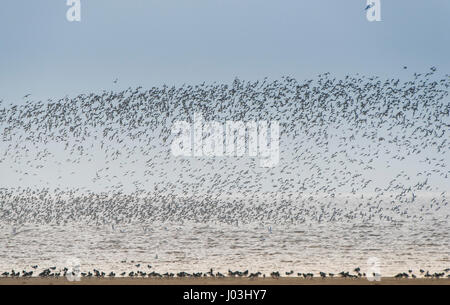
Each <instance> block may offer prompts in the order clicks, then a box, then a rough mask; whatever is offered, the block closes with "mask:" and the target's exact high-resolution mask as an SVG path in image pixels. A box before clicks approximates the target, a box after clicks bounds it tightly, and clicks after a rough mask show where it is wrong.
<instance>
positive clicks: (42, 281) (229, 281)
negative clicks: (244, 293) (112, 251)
mask: <svg viewBox="0 0 450 305" xmlns="http://www.w3.org/2000/svg"><path fill="white" fill-rule="evenodd" d="M0 285H450V278H442V279H426V278H416V279H397V278H393V277H386V278H381V281H372V282H371V281H369V280H367V279H366V278H357V279H348V278H325V279H321V278H313V279H304V278H299V277H285V278H283V277H281V278H253V279H249V278H211V277H207V278H127V277H124V278H121V277H117V278H81V279H80V281H69V280H67V279H66V278H65V277H60V278H39V277H35V278H34V277H31V278H19V277H18V278H12V277H11V278H0Z"/></svg>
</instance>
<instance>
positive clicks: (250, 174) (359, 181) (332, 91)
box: [0, 67, 450, 225]
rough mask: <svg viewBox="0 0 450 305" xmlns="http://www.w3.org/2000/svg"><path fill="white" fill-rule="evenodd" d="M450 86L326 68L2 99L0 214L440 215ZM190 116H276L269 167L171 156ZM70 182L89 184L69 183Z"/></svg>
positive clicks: (13, 219)
mask: <svg viewBox="0 0 450 305" xmlns="http://www.w3.org/2000/svg"><path fill="white" fill-rule="evenodd" d="M449 86H450V77H449V75H445V76H438V74H437V69H436V68H435V67H432V68H431V69H430V70H429V71H427V72H425V73H414V74H413V75H412V77H411V78H410V79H406V80H400V79H395V78H392V79H384V80H383V79H381V78H379V77H376V76H364V75H359V74H357V75H346V76H345V77H340V78H339V77H335V76H333V75H332V74H330V73H324V74H320V75H318V76H317V77H315V78H313V79H309V80H305V81H302V82H299V81H297V80H296V79H293V78H290V77H283V78H281V79H280V80H274V81H269V80H268V79H264V80H261V81H254V82H244V81H241V80H238V79H236V80H235V81H234V82H233V83H232V84H218V83H214V84H211V85H207V84H199V85H195V86H194V85H183V86H180V87H175V86H173V87H168V86H162V87H154V88H150V89H149V90H144V89H143V88H141V87H138V88H135V89H132V88H128V89H126V90H123V91H119V92H116V91H110V92H108V91H104V92H102V93H88V94H80V95H78V96H76V97H73V98H69V97H64V98H61V99H56V100H53V99H49V100H48V101H33V100H30V99H29V97H30V96H28V97H27V98H26V102H25V103H23V104H20V105H17V104H9V105H3V106H2V105H0V126H1V129H0V142H1V147H2V150H1V151H0V164H1V166H2V167H4V169H8V168H9V169H8V170H10V171H11V173H10V174H7V176H8V181H6V180H4V181H3V180H2V181H3V182H4V183H3V182H2V185H11V184H12V186H7V187H3V188H1V189H0V220H2V221H3V222H5V223H14V224H24V223H45V224H48V223H50V224H65V223H70V222H75V221H82V222H87V223H90V224H97V225H100V224H101V225H103V224H117V223H141V222H145V221H149V222H152V221H158V220H163V221H178V222H179V221H185V220H193V221H195V222H208V221H215V222H222V223H228V224H234V223H238V222H240V223H246V222H255V221H256V222H272V223H288V224H290V223H302V222H305V221H310V220H311V221H315V222H319V223H322V222H329V221H331V222H333V221H337V222H349V221H352V220H354V221H358V222H361V221H363V222H366V221H367V222H373V221H387V222H396V221H403V220H417V221H421V220H424V219H425V218H427V217H428V218H433V219H434V218H438V219H440V220H444V221H448V217H449V215H450V212H449V211H450V207H449V205H448V193H447V192H448V188H447V187H446V186H448V185H450V183H448V178H449V174H450V171H449V168H448V161H449V159H448V156H449V147H450V132H449V130H450V119H449V118H450V115H449V113H450V103H449V98H448V88H449ZM195 113H201V114H202V116H203V118H204V121H205V122H206V121H211V120H215V121H218V122H225V121H244V122H248V121H266V122H268V121H278V122H279V123H280V126H281V129H280V132H281V134H280V141H281V142H280V163H279V165H278V166H276V167H274V168H260V167H259V165H258V162H257V160H256V159H254V158H245V157H239V158H227V157H223V158H200V159H199V160H197V159H195V158H182V157H174V156H173V155H172V154H171V141H172V140H173V138H174V135H173V134H172V133H171V129H172V127H173V125H174V123H175V122H177V121H181V120H185V121H188V122H192V119H193V116H194V114H195ZM203 137H204V140H205V139H206V138H207V135H203ZM55 147H60V148H61V149H60V151H59V149H57V148H55ZM87 168H88V169H89V170H88V169H87ZM380 172H381V173H382V176H383V178H381V179H379V178H378V179H377V178H376V177H374V176H373V175H374V173H380ZM77 175H78V176H77ZM75 176H77V177H79V178H80V177H81V178H80V179H81V180H82V181H83V183H84V182H86V181H88V180H89V177H91V178H92V179H91V181H89V182H86V183H87V185H88V186H86V185H83V183H81V185H80V186H76V185H79V184H80V181H78V182H73V181H72V180H70V179H71V178H70V177H75ZM375 176H376V175H375ZM4 179H5V178H4ZM423 194H429V196H430V197H429V198H428V197H426V196H427V195H423ZM424 196H425V197H424Z"/></svg>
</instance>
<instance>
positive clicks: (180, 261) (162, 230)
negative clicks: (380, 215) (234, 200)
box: [0, 221, 450, 276]
mask: <svg viewBox="0 0 450 305" xmlns="http://www.w3.org/2000/svg"><path fill="white" fill-rule="evenodd" d="M449 232H450V226H449V224H448V222H446V221H440V222H438V221H435V222H432V221H427V222H409V223H402V224H395V225H394V224H391V223H386V224H383V223H381V224H380V223H378V224H376V225H358V224H342V223H328V224H311V225H309V224H302V225H295V226H271V227H270V228H269V227H267V226H257V225H243V226H231V225H223V224H205V225H202V224H186V223H185V224H183V225H179V224H178V225H177V224H169V223H160V224H154V225H151V226H146V227H143V226H138V225H127V226H126V225H121V226H115V227H112V226H99V227H97V226H86V225H85V224H83V225H81V224H80V225H73V224H72V225H70V226H51V225H26V226H22V227H20V228H16V231H15V233H14V232H13V229H12V227H11V226H10V225H3V226H2V227H1V228H0V271H2V272H3V271H10V270H11V269H15V270H23V269H26V270H31V265H35V264H37V265H39V269H41V268H47V267H50V266H56V267H57V269H62V268H63V267H64V266H67V265H70V264H71V262H73V261H74V260H75V261H76V260H78V261H79V262H80V265H81V270H82V271H89V270H92V269H93V268H96V269H100V270H102V271H105V272H110V271H114V272H116V273H118V272H122V271H127V272H129V271H132V270H134V271H137V270H142V271H156V272H166V271H168V272H180V271H186V272H200V271H201V272H205V271H209V269H210V268H213V269H214V270H215V271H220V272H227V271H228V269H231V270H241V271H243V270H246V269H249V271H250V272H253V271H254V272H256V271H261V272H263V273H270V272H272V271H275V270H279V271H280V272H283V273H282V274H283V275H284V272H285V271H290V270H294V272H295V273H294V275H295V274H296V273H297V272H314V273H317V272H319V271H325V272H335V273H336V272H340V271H342V270H345V271H352V270H353V269H354V268H356V267H361V270H362V272H370V270H371V266H372V265H371V264H370V263H369V264H368V259H369V258H372V259H374V260H375V262H377V263H378V264H379V267H380V271H381V274H382V275H383V276H392V275H394V274H396V273H397V272H405V271H407V270H409V269H412V270H414V272H416V273H417V274H418V273H419V272H418V270H419V268H422V269H424V270H430V272H435V271H442V270H443V269H445V268H448V267H450V246H449V243H450V233H449ZM137 264H141V266H139V267H136V266H135V265H137ZM147 265H151V266H152V267H151V269H150V268H148V267H147Z"/></svg>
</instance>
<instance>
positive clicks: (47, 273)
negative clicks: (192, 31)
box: [1, 264, 450, 279]
mask: <svg viewBox="0 0 450 305" xmlns="http://www.w3.org/2000/svg"><path fill="white" fill-rule="evenodd" d="M136 267H138V268H139V267H140V264H137V265H136ZM31 268H32V270H31V271H27V270H22V271H21V272H20V271H14V270H11V272H7V271H6V272H3V273H2V274H1V275H2V276H3V277H6V278H8V277H9V278H30V277H33V274H34V273H35V272H36V270H37V268H38V265H34V266H31ZM147 268H148V269H151V268H152V266H150V265H148V266H147ZM419 271H420V275H416V274H414V273H413V270H411V269H410V270H408V272H401V273H398V274H396V275H395V276H394V278H396V279H401V278H411V279H416V278H428V279H440V278H443V279H445V278H449V279H450V268H447V269H445V270H443V271H442V272H434V273H430V272H429V271H425V270H423V269H420V270H419ZM36 274H37V275H38V276H39V277H40V278H55V279H58V278H61V277H69V276H73V277H80V278H115V277H122V278H124V277H128V278H175V277H178V278H206V277H210V278H225V277H231V278H249V279H254V278H259V277H262V278H266V274H263V273H262V272H259V271H258V272H254V273H252V272H249V271H248V270H245V271H237V270H236V271H232V270H228V273H227V274H223V273H221V272H214V270H213V269H212V268H211V269H210V270H209V271H208V272H193V273H188V272H184V271H181V272H178V273H172V272H166V273H158V272H155V271H151V272H150V271H142V270H136V271H130V272H126V271H124V272H121V273H116V272H114V271H110V272H104V271H101V270H97V269H93V270H92V272H91V271H88V272H80V271H73V270H72V269H71V268H67V267H64V268H63V269H61V270H58V271H57V270H56V267H49V268H45V269H43V270H42V271H41V272H39V273H36ZM285 275H286V276H295V274H294V271H293V270H291V271H287V272H285ZM314 276H315V274H314V273H311V272H308V273H302V272H297V277H298V278H303V279H312V278H314ZM318 276H319V277H320V278H322V279H325V278H335V277H340V278H348V279H361V278H366V277H367V276H373V277H374V278H375V277H378V276H380V274H377V273H372V274H371V275H367V274H366V273H365V272H362V271H361V268H360V267H357V268H355V269H354V270H353V272H352V273H350V272H349V271H341V272H339V273H337V274H334V273H326V272H322V271H320V272H319V274H318ZM270 277H271V278H280V277H282V275H281V273H280V272H279V271H273V272H271V273H270Z"/></svg>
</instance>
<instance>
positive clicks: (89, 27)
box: [0, 0, 450, 103]
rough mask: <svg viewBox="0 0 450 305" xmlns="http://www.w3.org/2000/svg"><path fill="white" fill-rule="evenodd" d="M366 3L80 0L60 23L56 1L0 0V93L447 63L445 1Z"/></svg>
mask: <svg viewBox="0 0 450 305" xmlns="http://www.w3.org/2000/svg"><path fill="white" fill-rule="evenodd" d="M365 4H366V1H365V0H346V1H336V0H320V1H318V0H314V1H313V0H311V1H300V0H277V1H274V0H270V1H267V0H264V1H262V0H129V1H119V0H81V22H79V23H78V22H72V23H70V22H68V21H67V20H66V11H67V9H68V7H67V6H66V1H65V0H39V1H25V0H3V1H2V5H1V8H0V99H3V100H4V101H5V102H14V103H21V102H23V99H22V96H24V95H25V94H27V93H31V94H32V96H31V98H32V99H33V100H39V99H46V98H49V97H61V96H65V95H66V94H69V95H70V96H73V95H77V94H79V93H85V92H91V91H100V90H102V89H112V88H116V89H120V88H127V87H128V86H138V85H142V86H143V87H144V88H147V87H152V86H158V85H161V84H163V83H166V84H168V85H172V84H182V83H192V84H195V83H202V82H204V81H206V82H214V81H217V82H223V81H225V82H230V81H231V80H233V79H234V78H235V77H240V78H243V79H246V80H256V79H261V78H263V77H266V76H268V77H270V78H278V77H280V76H282V75H290V76H293V77H296V78H297V79H299V80H302V79H304V78H307V77H312V76H315V75H317V74H318V73H322V72H327V71H330V72H332V73H334V74H337V75H342V74H345V73H356V72H360V73H364V74H376V75H379V76H382V77H383V76H386V77H391V76H401V75H402V74H404V73H407V74H408V75H411V73H412V72H416V71H417V72H422V71H425V70H428V68H429V67H430V66H433V65H435V66H437V67H438V69H439V70H440V72H441V73H442V72H445V73H446V72H448V71H450V69H449V68H450V61H449V54H450V35H449V34H448V33H449V30H450V18H449V17H450V1H447V0H427V1H425V0H420V1H419V0H417V1H407V0H395V1H394V0H384V1H383V0H381V4H382V7H381V17H382V21H381V22H368V21H367V19H366V16H365V12H364V7H365ZM403 65H406V66H408V67H409V69H408V70H407V71H403V70H402V66H403ZM116 77H118V78H119V82H118V84H117V85H114V84H113V83H112V81H113V79H114V78H116Z"/></svg>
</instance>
